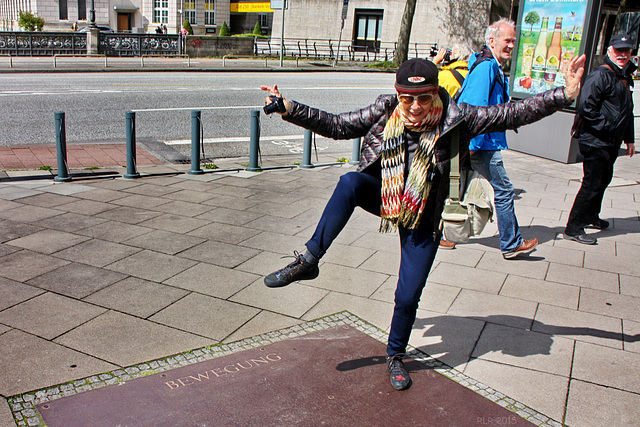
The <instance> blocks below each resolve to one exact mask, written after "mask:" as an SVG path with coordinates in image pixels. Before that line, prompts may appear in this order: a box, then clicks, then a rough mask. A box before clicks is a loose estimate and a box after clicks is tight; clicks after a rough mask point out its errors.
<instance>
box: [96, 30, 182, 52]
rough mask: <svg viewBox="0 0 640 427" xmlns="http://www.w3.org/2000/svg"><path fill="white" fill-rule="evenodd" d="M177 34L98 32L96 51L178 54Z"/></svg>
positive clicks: (179, 49)
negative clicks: (98, 41) (98, 43)
mask: <svg viewBox="0 0 640 427" xmlns="http://www.w3.org/2000/svg"><path fill="white" fill-rule="evenodd" d="M180 45H181V40H180V35H179V34H135V33H100V45H99V47H98V51H99V52H100V53H102V54H105V55H107V56H159V55H180V54H182V49H181V47H180Z"/></svg>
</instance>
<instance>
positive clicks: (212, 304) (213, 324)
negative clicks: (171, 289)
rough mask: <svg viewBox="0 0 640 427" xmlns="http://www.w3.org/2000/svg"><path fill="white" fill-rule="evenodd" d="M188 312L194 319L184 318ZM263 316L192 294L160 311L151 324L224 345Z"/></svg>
mask: <svg viewBox="0 0 640 427" xmlns="http://www.w3.org/2000/svg"><path fill="white" fill-rule="evenodd" d="M185 311H188V312H190V313H191V316H184V315H183V313H184V312H185ZM259 312H260V310H259V309H257V308H253V307H250V306H248V305H244V304H237V303H234V302H231V301H226V300H222V299H219V298H214V297H210V296H208V295H201V294H196V293H191V294H189V295H187V296H186V297H184V298H182V299H180V300H179V301H176V302H175V303H173V304H171V305H170V306H169V307H167V308H165V309H163V310H160V311H159V312H158V313H156V314H154V315H153V316H151V317H150V318H149V320H151V321H154V322H157V323H160V324H163V325H167V326H170V327H173V328H176V329H179V330H182V331H186V332H190V333H193V334H196V335H199V336H204V337H208V338H211V339H214V340H216V341H222V340H223V339H225V338H226V337H227V336H229V335H230V334H232V333H233V332H235V331H236V330H238V328H240V327H241V326H242V325H244V324H245V323H246V322H248V321H249V320H251V319H252V318H253V317H255V316H256V315H257V314H258V313H259Z"/></svg>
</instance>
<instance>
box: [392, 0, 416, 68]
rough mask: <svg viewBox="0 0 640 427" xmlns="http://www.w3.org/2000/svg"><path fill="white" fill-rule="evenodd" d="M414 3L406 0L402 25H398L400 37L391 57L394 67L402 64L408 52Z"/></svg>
mask: <svg viewBox="0 0 640 427" xmlns="http://www.w3.org/2000/svg"><path fill="white" fill-rule="evenodd" d="M416 1H417V0H407V3H406V4H405V6H404V13H403V14H402V23H401V24H400V35H398V46H397V47H396V53H395V55H394V56H393V62H394V63H395V64H396V65H400V64H402V63H403V62H404V61H406V60H407V53H408V52H409V37H411V25H412V24H413V15H414V14H415V13H416Z"/></svg>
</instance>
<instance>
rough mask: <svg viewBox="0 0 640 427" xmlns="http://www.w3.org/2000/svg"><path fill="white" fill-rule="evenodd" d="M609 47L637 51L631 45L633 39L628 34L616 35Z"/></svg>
mask: <svg viewBox="0 0 640 427" xmlns="http://www.w3.org/2000/svg"><path fill="white" fill-rule="evenodd" d="M609 46H612V47H614V48H616V49H635V46H634V45H633V43H631V37H629V35H628V34H616V35H615V36H613V37H611V41H610V42H609Z"/></svg>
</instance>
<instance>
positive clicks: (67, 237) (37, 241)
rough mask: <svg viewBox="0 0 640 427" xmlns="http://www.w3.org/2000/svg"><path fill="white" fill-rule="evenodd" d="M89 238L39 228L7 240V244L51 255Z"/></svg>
mask: <svg viewBox="0 0 640 427" xmlns="http://www.w3.org/2000/svg"><path fill="white" fill-rule="evenodd" d="M86 240H89V237H85V236H79V235H77V234H72V233H67V232H64V231H58V230H41V231H37V232H35V233H31V234H29V235H28V236H24V237H20V238H18V239H14V240H9V241H8V242H6V244H8V245H12V246H17V247H19V248H23V249H29V250H31V251H35V252H40V253H43V254H47V255H51V254H52V253H54V252H58V251H59V250H62V249H66V248H68V247H71V246H74V245H76V244H78V243H81V242H84V241H86Z"/></svg>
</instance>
